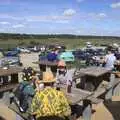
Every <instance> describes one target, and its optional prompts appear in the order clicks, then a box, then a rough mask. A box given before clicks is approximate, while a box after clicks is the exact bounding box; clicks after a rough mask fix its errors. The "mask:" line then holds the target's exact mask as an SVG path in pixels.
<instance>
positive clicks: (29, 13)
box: [0, 0, 120, 36]
mask: <svg viewBox="0 0 120 120" xmlns="http://www.w3.org/2000/svg"><path fill="white" fill-rule="evenodd" d="M0 32H3V33H21V34H23V33H26V34H75V35H99V36H103V35H104V36H120V0H0Z"/></svg>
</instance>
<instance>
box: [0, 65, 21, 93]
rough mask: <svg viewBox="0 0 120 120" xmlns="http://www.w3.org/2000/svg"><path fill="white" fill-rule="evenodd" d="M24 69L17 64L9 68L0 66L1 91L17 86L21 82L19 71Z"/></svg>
mask: <svg viewBox="0 0 120 120" xmlns="http://www.w3.org/2000/svg"><path fill="white" fill-rule="evenodd" d="M22 70H23V68H22V67H17V66H10V67H9V68H7V69H4V68H0V82H1V83H0V92H4V91H8V90H11V89H13V88H15V87H16V86H17V84H18V83H19V80H18V78H19V77H18V73H20V72H22ZM9 76H10V80H9Z"/></svg>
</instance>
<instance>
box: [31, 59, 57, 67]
mask: <svg viewBox="0 0 120 120" xmlns="http://www.w3.org/2000/svg"><path fill="white" fill-rule="evenodd" d="M33 63H34V64H39V65H46V66H57V61H48V60H40V61H37V62H33Z"/></svg>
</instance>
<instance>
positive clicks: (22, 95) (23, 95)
mask: <svg viewBox="0 0 120 120" xmlns="http://www.w3.org/2000/svg"><path fill="white" fill-rule="evenodd" d="M13 93H14V98H12V100H13V101H14V100H15V102H16V103H17V105H18V107H19V110H20V112H24V113H25V112H26V111H27V109H28V108H29V107H30V104H31V100H32V98H33V96H34V95H35V89H34V86H33V81H32V79H31V80H30V81H28V80H27V79H23V81H22V82H20V83H19V85H18V87H17V88H16V89H15V90H14V91H13ZM11 103H12V101H11Z"/></svg>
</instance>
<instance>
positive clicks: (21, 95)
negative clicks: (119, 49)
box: [10, 50, 117, 120]
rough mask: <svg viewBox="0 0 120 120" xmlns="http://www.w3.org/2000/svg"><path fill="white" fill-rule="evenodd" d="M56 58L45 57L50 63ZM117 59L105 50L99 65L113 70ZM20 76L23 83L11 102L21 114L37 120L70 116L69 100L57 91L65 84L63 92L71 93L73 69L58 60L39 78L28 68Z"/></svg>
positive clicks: (55, 54)
mask: <svg viewBox="0 0 120 120" xmlns="http://www.w3.org/2000/svg"><path fill="white" fill-rule="evenodd" d="M56 56H57V52H56V51H52V52H51V53H49V54H48V56H47V57H48V59H49V61H54V60H53V59H56ZM116 60H117V57H116V56H115V53H114V52H113V51H112V50H108V54H107V55H106V56H105V57H104V58H103V59H102V62H101V63H102V64H103V67H105V68H107V69H111V70H114V64H115V62H116ZM98 61H99V60H98ZM54 72H56V74H54ZM23 73H24V74H23V77H22V80H23V81H22V82H21V83H20V84H19V86H18V87H17V89H16V90H14V95H13V96H12V97H11V98H10V99H11V101H15V102H16V103H17V105H18V106H19V110H20V112H26V111H28V110H29V112H30V114H31V116H32V117H33V118H34V119H36V120H38V119H39V118H41V119H42V118H44V117H48V118H49V119H52V120H54V119H53V118H51V117H53V116H54V117H59V118H61V119H64V118H68V117H69V116H70V115H71V107H70V105H69V100H67V98H66V96H65V94H64V93H63V92H62V91H61V90H60V85H61V84H62V85H66V91H67V92H71V87H72V86H73V76H74V73H75V69H70V68H69V67H68V66H67V65H66V63H65V61H63V60H60V61H57V68H56V71H53V70H52V69H51V71H43V72H41V74H40V75H37V73H36V72H35V71H34V70H33V69H32V68H31V67H29V68H27V69H24V70H23ZM11 103H12V102H11ZM55 120H57V118H55Z"/></svg>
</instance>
